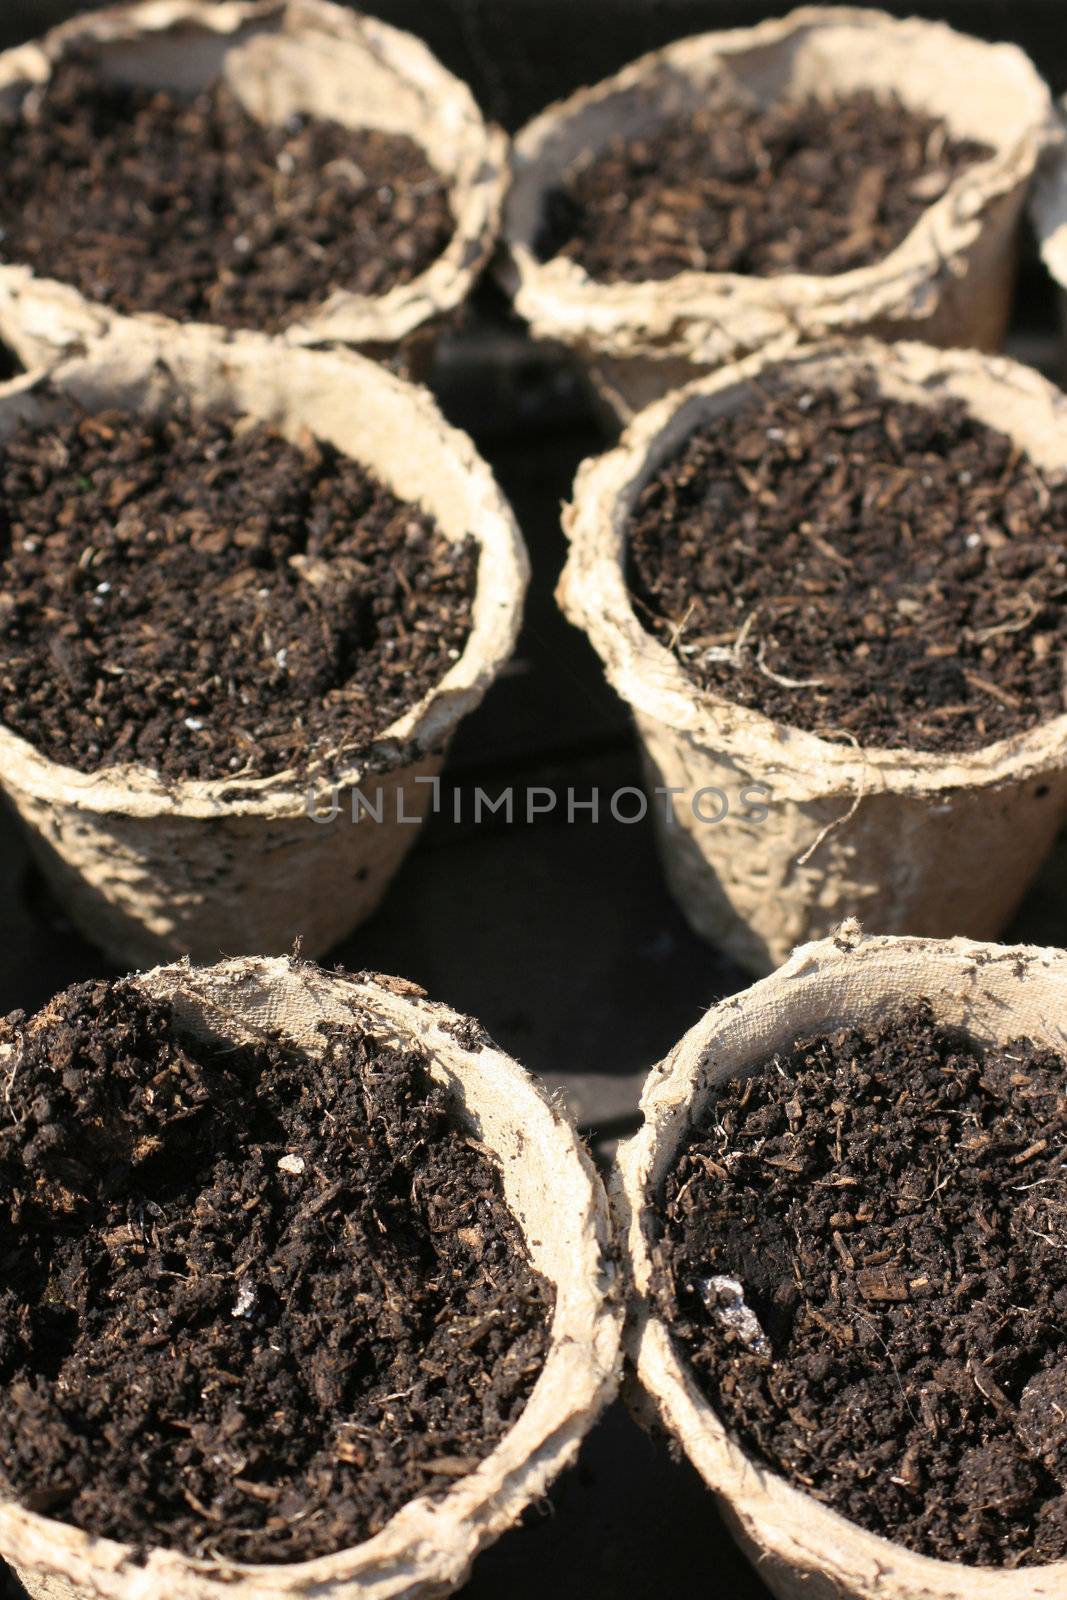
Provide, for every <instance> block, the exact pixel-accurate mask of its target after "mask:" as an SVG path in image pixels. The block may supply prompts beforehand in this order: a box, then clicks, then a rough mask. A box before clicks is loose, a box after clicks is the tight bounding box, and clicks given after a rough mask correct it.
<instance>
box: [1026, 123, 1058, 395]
mask: <svg viewBox="0 0 1067 1600" xmlns="http://www.w3.org/2000/svg"><path fill="white" fill-rule="evenodd" d="M1060 112H1061V117H1062V118H1064V119H1067V100H1064V101H1061V103H1060ZM1031 212H1032V215H1033V219H1034V229H1035V231H1036V233H1037V237H1038V243H1039V244H1040V247H1041V258H1042V260H1043V261H1044V263H1045V265H1046V267H1047V268H1048V270H1049V272H1050V273H1051V274H1052V277H1053V279H1054V280H1055V282H1056V284H1057V286H1058V288H1059V302H1060V321H1061V324H1062V327H1063V346H1062V349H1061V367H1062V369H1063V371H1064V372H1065V373H1067V149H1065V147H1064V146H1063V145H1060V146H1059V147H1058V148H1057V149H1054V150H1052V151H1050V152H1049V155H1048V157H1047V159H1046V161H1045V163H1044V165H1043V170H1042V171H1041V173H1040V174H1039V176H1038V181H1037V183H1036V185H1035V187H1034V194H1033V200H1032V203H1031Z"/></svg>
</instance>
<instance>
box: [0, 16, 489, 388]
mask: <svg viewBox="0 0 1067 1600" xmlns="http://www.w3.org/2000/svg"><path fill="white" fill-rule="evenodd" d="M85 53H88V54H89V55H90V56H91V57H92V58H94V59H95V60H97V61H98V62H99V63H100V67H101V70H102V71H104V72H105V73H106V74H107V76H108V77H109V78H111V79H117V80H118V81H119V82H126V83H131V84H137V85H148V86H151V87H159V88H167V89H172V90H180V91H185V92H189V93H196V92H197V91H198V90H200V89H201V88H202V87H204V86H205V85H206V84H208V83H209V82H210V81H211V80H212V79H213V78H215V77H217V76H219V75H220V74H221V75H222V76H223V77H224V79H225V81H226V82H227V83H228V85H229V87H230V88H231V89H232V90H233V92H234V93H235V95H236V96H237V98H238V99H239V100H240V101H241V102H242V103H243V104H244V105H245V107H246V108H247V109H248V111H250V112H251V114H252V115H253V116H255V117H257V118H258V119H260V120H261V121H263V122H266V123H269V124H279V123H284V122H285V121H286V120H287V118H289V117H290V116H292V115H293V114H294V113H306V114H310V115H317V116H320V117H325V118H330V119H333V120H334V121H337V122H339V123H341V124H342V125H345V126H349V127H353V128H375V129H379V130H381V131H383V132H386V133H394V134H406V135H408V136H409V137H410V138H412V139H413V140H414V141H415V142H416V143H417V144H418V145H419V146H421V147H422V148H423V149H424V150H425V151H426V153H427V155H428V157H429V159H430V161H431V162H432V164H433V165H434V166H435V167H436V168H437V169H438V170H439V171H440V172H442V173H443V174H444V176H445V177H446V178H447V179H448V181H449V184H450V191H449V192H450V201H451V206H452V210H453V215H454V220H455V230H454V233H453V235H452V238H451V240H450V242H449V244H448V246H447V248H446V249H445V251H444V252H443V254H442V255H440V256H439V257H438V258H437V260H436V261H434V262H432V263H431V265H430V266H429V267H428V268H427V269H426V271H425V272H422V273H420V274H419V275H418V277H416V278H414V279H413V280H412V281H411V282H410V283H407V284H403V285H400V286H398V287H396V288H393V289H391V290H389V291H388V292H387V293H385V294H382V295H376V296H375V295H364V294H354V293H351V292H349V291H348V290H347V289H345V287H344V286H343V285H341V284H338V285H337V287H336V288H335V289H334V290H333V292H332V293H331V294H330V296H329V298H328V299H327V300H326V301H325V302H324V304H323V305H322V306H321V307H320V308H319V309H317V310H314V311H311V312H309V313H308V314H307V315H306V316H305V317H304V318H303V319H302V320H301V321H299V322H296V323H294V324H293V325H292V326H290V327H288V328H287V329H286V330H285V331H284V333H282V334H280V335H279V336H278V337H279V338H280V339H281V340H282V341H283V342H285V343H289V344H298V345H317V344H327V343H340V344H347V345H352V346H355V347H357V348H359V349H361V350H363V351H364V352H365V353H366V354H369V355H374V356H376V357H378V358H379V359H381V358H395V362H396V364H397V365H399V366H400V367H401V368H402V369H403V370H404V371H405V372H409V373H411V375H413V376H416V377H417V376H421V375H422V374H423V373H424V372H425V370H426V369H427V367H428V364H429V356H430V352H431V349H432V344H433V341H434V338H435V336H436V333H437V331H438V330H439V328H440V327H441V325H442V323H443V321H444V319H445V318H446V317H447V316H448V315H449V314H450V313H452V312H454V311H455V310H456V309H457V307H459V306H460V305H461V304H462V303H463V301H464V300H465V299H466V298H467V295H468V293H469V291H470V288H471V286H472V284H473V283H474V280H475V279H476V277H477V276H478V274H479V272H480V271H481V269H482V267H483V266H484V264H485V262H486V260H487V259H488V256H489V254H490V251H491V250H492V248H493V246H494V245H495V243H496V237H497V232H498V227H499V219H500V207H501V202H502V198H503V192H504V187H505V183H506V167H507V140H506V139H505V137H504V135H503V133H502V132H501V131H500V130H499V129H496V128H493V127H490V126H487V124H486V123H485V122H484V121H483V119H482V117H481V114H480V112H479V111H478V107H477V105H476V104H475V101H474V98H473V96H472V95H471V93H470V90H469V89H468V88H467V86H466V85H465V84H464V83H461V82H460V80H459V79H458V78H456V77H454V76H453V75H452V74H451V73H450V72H447V71H446V70H445V68H444V67H442V66H441V64H440V63H439V62H438V61H437V60H436V59H435V58H434V56H433V55H431V53H430V51H429V50H428V49H427V48H426V46H425V45H424V44H422V43H421V41H420V40H418V39H416V38H414V37H413V35H411V34H408V33H403V32H401V31H400V30H399V29H397V28H392V27H389V26H388V25H387V24H386V23H384V22H379V21H378V20H377V18H375V17H365V16H362V15H361V14H359V13H358V12H353V11H350V10H348V9H346V8H345V7H344V6H341V5H334V4H331V3H329V0H224V3H222V4H218V5H205V4H203V0H146V3H144V4H136V5H130V6H114V7H108V8H107V9H105V10H102V11H96V12H92V13H90V14H88V15H85V16H82V17H77V18H75V19H74V20H73V21H71V22H68V23H64V24H63V25H61V26H60V27H58V28H54V29H53V30H52V31H51V32H50V33H48V34H46V35H45V37H44V38H43V39H41V40H39V41H36V42H34V43H31V44H26V45H21V46H18V47H17V48H15V49H13V50H8V51H6V52H4V53H3V54H0V125H2V121H3V120H4V119H5V118H6V119H11V118H13V117H17V116H18V115H19V114H20V108H21V106H22V103H23V101H24V99H25V97H26V95H27V93H28V92H29V91H31V90H33V89H34V88H36V87H37V86H39V85H41V84H44V83H47V81H48V78H49V76H50V74H51V72H52V70H53V66H54V64H55V63H56V62H57V61H59V60H62V59H63V58H64V57H67V56H70V55H72V54H78V55H84V54H85ZM0 312H2V313H4V314H6V315H7V316H8V317H9V318H10V320H11V321H12V323H13V325H16V326H18V327H19V328H20V329H21V331H22V334H23V336H24V338H26V339H29V338H32V339H33V340H35V341H36V354H37V355H38V356H39V357H40V358H41V359H44V358H45V356H46V355H47V353H48V351H49V349H51V350H53V351H54V350H55V349H56V348H63V347H65V346H67V345H69V344H71V343H72V342H76V341H78V340H81V339H85V338H88V337H93V336H96V335H99V334H101V333H103V332H104V331H105V330H106V328H107V327H108V326H109V325H111V324H112V323H113V322H115V321H116V320H118V319H119V314H118V313H116V312H113V311H110V310H109V309H108V308H107V307H106V306H104V305H102V304H99V303H95V302H92V301H90V300H88V299H86V298H85V297H84V296H83V295H82V294H81V293H80V292H79V291H78V290H77V289H75V288H74V287H73V286H71V285H69V284H64V283H60V282H57V281H56V280H54V279H49V278H42V277H38V276H36V275H35V274H34V273H33V271H32V270H31V269H30V268H29V267H28V266H18V265H12V266H0ZM133 320H134V321H136V322H143V323H145V324H147V325H148V326H150V327H152V328H155V329H164V330H165V329H174V328H176V327H177V326H178V324H176V323H174V322H172V321H171V319H170V318H169V317H165V316H161V315H157V314H154V313H148V312H146V313H144V314H141V315H138V316H136V317H134V318H133ZM216 331H217V332H218V334H219V336H220V337H225V338H226V339H228V340H232V339H238V340H240V339H243V338H246V337H260V336H259V335H253V334H248V333H245V332H239V333H233V332H229V331H226V330H222V329H218V330H216Z"/></svg>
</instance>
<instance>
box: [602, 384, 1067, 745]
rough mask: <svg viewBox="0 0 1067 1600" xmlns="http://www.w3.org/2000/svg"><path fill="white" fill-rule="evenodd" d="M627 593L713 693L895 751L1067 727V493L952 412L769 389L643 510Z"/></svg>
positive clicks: (858, 388)
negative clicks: (1062, 718)
mask: <svg viewBox="0 0 1067 1600" xmlns="http://www.w3.org/2000/svg"><path fill="white" fill-rule="evenodd" d="M629 553H630V575H629V581H630V586H631V590H632V592H633V596H634V600H635V604H636V607H637V613H638V616H639V617H640V619H641V621H642V622H643V623H644V625H645V626H646V627H647V628H648V629H649V630H650V631H651V632H653V633H654V634H655V636H656V637H657V638H658V639H659V640H660V641H661V643H663V644H665V645H666V646H667V647H668V648H669V649H672V650H673V651H674V653H675V655H676V656H677V658H678V660H679V662H680V663H681V664H682V666H683V667H684V668H685V670H686V672H687V674H688V675H689V677H690V678H691V679H692V680H693V682H694V683H695V684H696V685H697V686H698V687H699V688H701V689H705V690H708V691H711V692H713V693H716V694H720V695H724V696H726V697H727V698H728V699H730V700H732V701H734V702H736V703H737V704H740V705H744V706H750V707H754V708H755V709H756V710H758V711H762V712H764V713H765V714H766V715H767V716H769V717H773V718H775V719H776V720H777V721H779V722H783V723H786V724H788V725H789V726H791V727H795V728H804V729H806V730H808V731H809V732H812V733H817V734H821V735H824V736H826V737H827V738H834V737H836V738H839V739H848V740H852V741H853V742H857V743H859V744H862V745H868V746H873V747H877V748H882V749H906V748H910V749H913V750H929V751H966V750H976V749H980V748H981V747H982V746H983V745H988V744H992V743H993V742H994V741H996V740H998V739H1003V738H1007V737H1008V736H1010V735H1012V734H1017V733H1021V732H1023V731H1024V730H1026V729H1028V728H1032V727H1034V726H1036V725H1037V724H1038V723H1041V722H1044V721H1046V720H1048V719H1049V718H1051V717H1056V716H1059V715H1060V714H1061V713H1062V712H1063V711H1064V710H1065V700H1064V648H1065V644H1067V610H1065V601H1067V482H1065V481H1064V480H1063V479H1057V480H1055V481H1052V480H1050V479H1049V478H1047V477H1046V476H1045V474H1043V473H1042V472H1041V471H1040V470H1039V469H1038V468H1037V467H1036V466H1035V465H1034V464H1033V462H1032V461H1030V460H1029V458H1028V457H1027V456H1025V455H1024V454H1023V453H1022V452H1021V451H1020V450H1018V449H1017V448H1016V447H1015V445H1014V444H1013V443H1012V442H1011V441H1010V440H1009V439H1008V438H1006V437H1005V435H1003V434H1001V433H998V432H996V431H995V430H994V429H991V428H988V427H986V426H985V425H984V424H983V423H980V422H978V421H976V420H974V419H973V418H972V417H971V416H969V415H968V413H967V411H966V410H965V409H964V407H963V406H962V405H961V404H958V403H956V402H952V403H948V404H942V405H939V406H932V407H927V406H918V405H913V404H911V403H903V402H898V401H895V400H887V399H885V398H883V397H882V396H880V394H879V393H878V390H877V388H876V385H875V379H874V374H873V373H871V374H869V375H866V376H860V377H857V379H856V380H855V381H854V383H853V384H852V385H851V386H850V387H848V388H846V389H843V390H834V391H831V390H824V389H806V388H803V387H789V386H787V385H786V383H785V382H784V381H783V380H776V379H775V377H774V375H773V374H772V375H771V377H770V378H769V379H768V380H767V382H766V384H765V385H764V386H762V387H761V388H760V389H759V390H758V391H757V392H756V393H755V394H754V395H753V396H752V398H751V399H750V401H749V402H748V403H746V404H745V405H744V406H743V407H742V408H741V409H740V410H739V411H738V412H736V413H735V414H734V415H732V416H728V417H722V418H719V419H717V420H716V421H715V423H714V425H712V426H708V427H704V428H702V429H700V430H699V431H697V432H696V433H694V434H692V435H691V436H690V438H689V439H687V440H686V442H685V443H684V445H683V446H682V448H681V449H680V450H679V451H678V453H677V454H676V455H675V456H674V457H673V459H671V460H669V461H667V462H666V463H665V464H664V465H663V466H662V467H661V468H660V469H659V470H658V471H657V472H656V473H655V475H654V476H653V477H652V479H651V480H650V481H649V483H648V484H647V486H646V487H645V489H644V490H643V492H642V493H641V494H640V496H639V498H638V500H637V503H636V506H635V508H634V512H633V514H632V516H631V518H630V524H629Z"/></svg>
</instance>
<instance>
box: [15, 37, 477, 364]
mask: <svg viewBox="0 0 1067 1600" xmlns="http://www.w3.org/2000/svg"><path fill="white" fill-rule="evenodd" d="M72 217H74V218H77V227H71V226H70V219H71V218H72ZM454 226H455V225H454V221H453V218H452V214H451V210H450V205H449V196H448V185H447V183H446V181H445V179H444V178H443V177H442V176H441V174H440V173H438V172H437V171H436V170H435V169H434V168H433V167H432V166H431V165H430V163H429V160H428V159H427V156H426V155H425V154H424V152H423V151H422V150H421V149H420V148H419V146H418V145H416V144H415V143H414V142H413V141H412V140H410V139H408V138H406V137H404V136H402V135H398V134H392V133H382V132H379V131H377V130H369V129H367V130H358V129H356V130H354V129H351V128H345V127H342V126H341V125H340V124H339V123H336V122H330V121H326V120H322V119H319V118H315V117H294V118H292V119H290V121H289V122H287V123H286V124H285V125H284V126H282V127H267V126H264V125H263V124H261V123H259V122H257V121H256V120H255V119H254V118H253V117H252V116H250V115H249V113H248V112H247V111H246V110H245V109H244V107H243V106H242V104H241V103H240V101H239V100H238V99H237V97H236V96H235V95H234V94H233V93H232V92H231V91H230V89H229V88H227V87H226V85H225V84H224V83H223V82H221V81H220V82H217V83H214V84H212V85H211V86H210V87H209V88H207V89H206V90H204V91H203V93H201V94H199V95H198V96H197V97H196V98H195V99H191V100H189V99H182V98H181V97H179V96H177V95H174V94H171V93H167V92H164V91H161V90H150V89H142V88H134V87H129V86H126V85H121V84H115V83H107V82H103V81H101V79H100V77H99V76H98V74H97V72H96V70H95V69H94V68H93V66H92V65H91V64H89V63H86V62H81V61H78V60H74V61H65V62H61V63H60V64H59V65H58V66H57V68H56V70H55V74H54V76H53V78H52V81H51V83H50V84H49V86H48V88H47V91H46V92H45V93H44V94H39V95H37V96H34V97H32V98H31V100H30V103H29V105H28V106H27V109H26V111H25V112H24V115H23V117H22V119H21V120H20V121H18V122H17V123H15V124H14V125H13V126H12V127H11V128H9V129H6V130H5V131H4V133H3V165H2V170H0V262H6V263H21V264H26V265H29V266H31V267H32V268H33V269H34V271H35V272H37V273H39V274H40V275H42V276H44V277H47V278H58V279H61V280H62V281H63V282H65V283H71V284H74V286H75V287H76V288H78V289H80V290H81V292H82V293H83V294H84V295H87V296H88V297H89V298H90V299H91V300H95V301H98V302H102V303H104V304H106V305H109V306H111V307H112V308H113V309H114V310H116V311H121V312H127V313H128V312H136V311H158V312H163V313H165V314H166V315H168V316H171V317H176V318H179V319H183V320H189V319H191V320H195V321H201V322H214V323H220V324H222V325H223V326H225V327H229V328H239V327H248V328H255V329H258V330H260V331H263V332H268V333H272V332H276V331H277V330H279V329H281V328H284V327H286V326H287V325H288V324H289V323H290V322H293V321H296V320H299V318H301V317H302V316H303V315H304V314H305V313H307V312H309V311H313V310H315V309H316V308H317V307H319V306H320V305H321V304H322V303H323V301H325V300H326V298H327V296H328V295H329V294H330V293H331V292H332V291H333V290H335V289H346V290H349V291H351V292H353V293H357V294H366V295H381V294H384V293H386V291H387V290H389V289H392V288H395V287H397V286H398V285H401V284H405V283H410V281H411V280H412V279H413V278H415V277H417V276H418V274H419V273H421V272H424V271H425V270H426V268H427V267H429V266H430V264H431V263H432V262H433V261H434V260H435V259H436V258H437V257H438V256H439V255H440V254H441V253H442V251H443V250H444V249H445V248H446V246H447V245H448V242H449V240H450V238H451V236H452V233H453V231H454Z"/></svg>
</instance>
